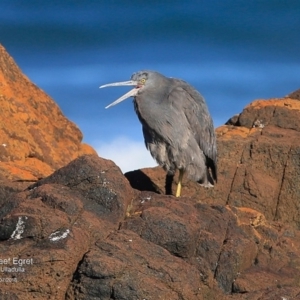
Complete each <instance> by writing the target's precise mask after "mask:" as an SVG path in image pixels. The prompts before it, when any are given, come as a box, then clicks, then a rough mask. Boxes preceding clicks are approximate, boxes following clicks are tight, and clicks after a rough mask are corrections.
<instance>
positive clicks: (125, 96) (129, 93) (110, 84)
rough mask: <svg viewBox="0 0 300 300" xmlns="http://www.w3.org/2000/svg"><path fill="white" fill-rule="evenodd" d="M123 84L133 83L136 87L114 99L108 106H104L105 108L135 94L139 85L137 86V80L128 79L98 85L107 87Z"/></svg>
mask: <svg viewBox="0 0 300 300" xmlns="http://www.w3.org/2000/svg"><path fill="white" fill-rule="evenodd" d="M125 85H135V86H136V87H135V88H134V89H132V90H130V91H129V92H128V93H126V94H125V95H123V96H121V97H120V98H118V99H117V100H116V101H114V102H113V103H111V104H109V105H108V106H106V107H105V108H109V107H111V106H114V105H116V104H118V103H120V102H122V101H123V100H125V99H127V98H129V97H134V96H136V94H137V92H138V90H139V87H138V82H137V81H135V80H129V81H123V82H115V83H109V84H104V85H101V86H100V89H101V88H104V87H108V86H125Z"/></svg>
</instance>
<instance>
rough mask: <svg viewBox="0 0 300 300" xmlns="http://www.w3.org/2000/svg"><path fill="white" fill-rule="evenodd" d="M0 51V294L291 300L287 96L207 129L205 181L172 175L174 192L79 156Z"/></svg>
mask: <svg viewBox="0 0 300 300" xmlns="http://www.w3.org/2000/svg"><path fill="white" fill-rule="evenodd" d="M0 54H1V56H0V63H1V65H0V70H1V72H0V87H1V95H0V101H3V115H1V117H2V116H3V118H2V119H1V118H0V119H1V120H0V122H1V124H2V125H1V128H0V136H2V137H3V139H4V140H3V142H2V143H3V144H2V152H1V151H0V155H1V162H0V253H1V255H0V268H1V269H0V270H1V272H0V274H1V276H0V299H4V300H6V299H7V300H10V299H15V300H18V299H20V300H21V299H22V300H27V299H30V300H31V299H37V300H44V299H55V300H62V299H65V300H73V299H74V300H75V299H76V300H81V299H82V300H83V299H84V300H92V299H93V300H95V299H103V300H106V299H107V300H112V299H115V300H125V299H126V300H127V299H139V300H141V299H147V300H151V299H153V300H154V299H155V300H157V299H165V300H176V299H178V300H196V299H197V300H210V299H218V300H231V299H232V300H238V299H239V300H240V299H245V300H246V299H247V300H274V299H289V300H290V299H300V283H299V278H300V231H299V205H298V199H299V166H300V163H299V153H300V147H299V142H298V140H299V122H298V120H299V109H300V107H299V103H300V102H299V101H298V100H297V99H296V98H295V97H290V96H288V97H286V98H283V99H271V100H269V101H262V100H260V101H255V102H253V103H251V104H250V105H249V106H247V107H246V108H245V109H244V111H243V112H242V113H241V114H239V115H237V116H235V117H233V118H231V119H230V121H229V122H228V123H227V125H224V126H221V127H220V128H218V129H217V136H218V150H219V152H218V155H219V157H218V160H219V163H218V169H219V181H218V184H217V185H216V187H215V188H213V189H208V190H206V189H204V188H202V187H200V186H199V185H198V184H197V183H193V182H187V181H185V182H184V187H183V197H181V198H175V197H173V196H166V195H164V192H165V173H164V172H163V171H162V170H161V169H160V168H153V169H144V170H138V171H134V172H129V173H127V174H126V177H127V178H126V177H125V176H124V175H123V174H122V172H121V171H120V169H119V168H118V167H117V166H116V165H115V164H114V163H113V162H112V161H109V160H105V159H102V158H100V157H98V156H97V155H96V154H89V153H94V150H93V149H92V148H90V147H89V146H87V145H82V144H81V133H80V131H79V130H78V129H77V127H76V126H75V125H74V124H73V123H71V122H70V121H68V120H67V119H65V118H64V117H63V115H62V113H61V112H60V110H59V109H58V107H57V106H56V104H55V103H54V102H53V101H52V100H51V99H50V98H49V97H48V96H46V95H45V94H44V93H43V92H42V91H40V90H39V89H38V88H37V87H36V86H34V85H33V84H32V83H30V82H29V80H28V79H27V78H26V77H25V76H24V75H22V74H21V73H20V71H19V69H18V68H17V66H16V65H15V64H14V62H13V61H12V59H11V58H10V57H9V56H8V55H7V54H6V53H5V51H4V49H3V48H0ZM39 99H40V101H38V100H39ZM6 118H9V120H8V123H7V124H8V125H9V126H7V127H5V126H4V125H5V124H6V121H5V119H6ZM62 128H64V130H61V129H62ZM0 147H1V146H0ZM84 153H88V154H89V155H82V154H84ZM73 158H75V159H74V160H73ZM37 179H39V180H38V181H37ZM32 181H35V182H34V183H33V182H32ZM175 183H176V179H175V182H174V183H173V185H174V184H175ZM173 188H174V186H173Z"/></svg>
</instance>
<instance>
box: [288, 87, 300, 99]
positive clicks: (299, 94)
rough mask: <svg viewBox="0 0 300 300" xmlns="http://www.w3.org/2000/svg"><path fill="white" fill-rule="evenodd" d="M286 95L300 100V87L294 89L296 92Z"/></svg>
mask: <svg viewBox="0 0 300 300" xmlns="http://www.w3.org/2000/svg"><path fill="white" fill-rule="evenodd" d="M286 97H287V98H292V99H297V100H300V89H298V90H297V91H294V92H292V93H290V94H288V95H287V96H286Z"/></svg>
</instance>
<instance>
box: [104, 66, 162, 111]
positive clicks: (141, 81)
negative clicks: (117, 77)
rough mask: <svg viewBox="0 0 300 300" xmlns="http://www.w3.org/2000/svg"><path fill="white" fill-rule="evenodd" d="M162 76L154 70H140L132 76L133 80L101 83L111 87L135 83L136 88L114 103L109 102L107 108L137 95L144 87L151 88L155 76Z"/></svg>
mask: <svg viewBox="0 0 300 300" xmlns="http://www.w3.org/2000/svg"><path fill="white" fill-rule="evenodd" d="M159 76H162V75H161V74H159V73H157V72H153V71H139V72H136V73H134V74H132V76H131V80H129V81H122V82H115V83H109V84H104V85H101V86H100V88H104V87H109V86H125V85H133V86H134V88H133V89H132V90H130V91H129V92H128V93H126V94H125V95H123V96H121V97H120V98H118V99H117V100H116V101H114V102H113V103H111V104H109V105H108V106H106V107H105V108H109V107H111V106H114V105H116V104H118V103H120V102H122V101H123V100H125V99H127V98H129V97H135V96H136V95H138V94H140V93H142V92H143V90H144V89H146V88H149V87H151V86H153V85H154V83H155V80H154V79H155V78H157V77H159Z"/></svg>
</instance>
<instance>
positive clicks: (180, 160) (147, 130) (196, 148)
mask: <svg viewBox="0 0 300 300" xmlns="http://www.w3.org/2000/svg"><path fill="white" fill-rule="evenodd" d="M126 85H132V86H134V88H133V89H132V90H130V91H129V92H128V93H126V94H125V95H123V96H122V97H120V98H119V99H117V100H116V101H114V102H113V103H111V104H110V105H108V106H107V107H106V108H109V107H111V106H113V105H116V104H118V103H120V102H121V101H123V100H125V99H127V98H129V97H134V100H133V103H134V108H135V111H136V114H137V115H138V118H139V120H140V122H141V123H142V127H143V134H144V139H145V145H146V147H147V149H148V150H149V151H150V153H151V155H152V157H153V158H154V159H155V160H156V161H157V163H158V164H159V165H160V166H161V167H163V169H164V170H165V171H166V172H167V174H168V175H171V176H173V175H174V174H175V171H176V169H178V170H179V179H178V184H177V190H176V197H179V196H180V194H181V186H182V178H183V175H184V174H186V175H187V177H188V178H189V179H190V180H193V181H197V182H198V183H200V184H201V185H203V186H204V187H212V186H213V185H214V183H215V182H217V145H216V137H215V131H214V126H213V121H212V118H211V116H210V114H209V112H208V108H207V105H206V103H205V100H204V98H203V97H202V95H201V94H200V93H199V92H198V91H197V90H195V89H194V88H193V87H192V86H191V85H189V84H188V83H187V82H185V81H183V80H180V79H175V78H168V77H165V76H163V75H162V74H160V73H158V72H154V71H147V70H146V71H139V72H137V73H134V74H133V75H132V76H131V80H130V81H124V82H116V83H110V84H105V85H102V86H100V88H104V87H109V86H126Z"/></svg>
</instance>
